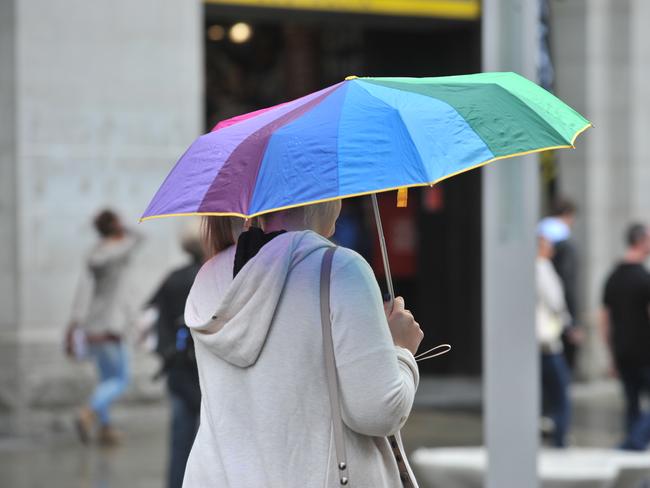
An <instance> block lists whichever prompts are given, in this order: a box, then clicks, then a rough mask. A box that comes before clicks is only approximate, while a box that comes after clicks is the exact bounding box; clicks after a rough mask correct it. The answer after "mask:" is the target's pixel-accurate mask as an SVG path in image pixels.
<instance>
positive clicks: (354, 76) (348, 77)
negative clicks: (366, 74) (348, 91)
mask: <svg viewBox="0 0 650 488" xmlns="http://www.w3.org/2000/svg"><path fill="white" fill-rule="evenodd" d="M357 78H359V77H358V76H357V75H350V76H346V77H345V81H350V80H356V79H357Z"/></svg>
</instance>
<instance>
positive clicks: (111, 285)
mask: <svg viewBox="0 0 650 488" xmlns="http://www.w3.org/2000/svg"><path fill="white" fill-rule="evenodd" d="M94 225H95V229H96V230H97V233H98V234H99V237H100V240H99V242H98V243H97V244H96V245H95V246H94V247H93V248H92V250H91V251H90V253H89V254H88V257H87V258H86V262H85V263H84V268H83V272H82V277H81V280H80V283H79V286H78V288H77V293H76V296H75V300H74V305H73V311H72V319H71V322H70V325H69V327H68V331H67V334H66V336H67V351H68V354H70V355H72V354H74V353H75V349H76V348H78V347H79V346H78V344H79V341H78V340H76V339H75V337H79V335H80V333H81V335H83V337H84V338H85V343H86V344H87V352H88V356H89V357H90V358H92V359H93V360H94V361H95V363H96V365H97V373H98V383H97V386H96V388H95V390H94V392H93V394H92V396H91V397H90V400H89V401H88V403H87V404H86V405H84V406H83V407H81V409H80V410H79V412H78V414H77V416H76V426H77V429H78V433H79V436H80V438H81V440H82V442H84V443H87V442H88V441H89V439H90V438H91V436H92V435H93V432H94V429H95V427H96V426H97V424H98V425H99V438H98V440H99V442H100V443H101V444H104V445H115V444H118V443H119V442H120V440H121V439H122V435H121V434H120V433H119V432H118V431H116V430H115V428H114V427H113V425H112V423H111V418H110V413H109V410H110V407H111V405H112V404H113V402H115V400H117V399H118V398H119V397H120V396H121V395H122V394H123V393H124V391H125V390H126V387H127V385H128V381H129V369H128V361H127V352H126V346H125V344H124V334H125V328H126V327H127V325H128V324H129V323H130V321H131V320H132V309H131V307H130V303H131V301H130V298H129V293H128V289H127V277H126V275H127V270H128V266H129V262H130V259H131V256H132V255H133V252H134V251H135V250H136V248H137V247H138V245H139V244H140V243H141V241H142V236H141V235H140V234H138V233H136V232H134V231H132V230H130V229H126V228H125V227H124V225H123V224H122V221H121V220H120V218H119V217H118V215H117V214H116V213H115V212H113V211H112V210H103V211H102V212H100V213H99V214H98V215H97V216H96V217H95V219H94ZM75 344H77V347H76V348H75ZM77 354H78V351H77Z"/></svg>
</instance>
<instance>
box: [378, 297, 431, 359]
mask: <svg viewBox="0 0 650 488" xmlns="http://www.w3.org/2000/svg"><path fill="white" fill-rule="evenodd" d="M384 310H385V311H386V318H387V319H388V328H389V329H390V333H391V335H392V336H393V342H394V343H395V345H396V346H400V347H403V348H405V349H408V350H409V351H411V352H412V353H413V355H415V352H416V351H417V350H418V347H420V342H422V339H423V338H424V332H422V329H420V324H418V323H417V322H416V321H415V318H413V314H412V313H411V312H410V310H406V309H405V308H404V299H403V298H402V297H396V298H395V302H394V303H393V309H392V310H390V302H389V303H386V304H384Z"/></svg>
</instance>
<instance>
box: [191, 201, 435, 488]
mask: <svg viewBox="0 0 650 488" xmlns="http://www.w3.org/2000/svg"><path fill="white" fill-rule="evenodd" d="M339 211H340V202H338V201H337V202H330V203H323V204H318V205H313V206H309V207H304V208H297V209H292V210H286V211H281V212H277V213H272V214H269V215H267V216H265V217H264V218H263V219H262V220H263V225H264V229H265V231H266V233H265V232H263V231H262V230H260V229H255V228H253V229H251V230H249V231H248V232H245V233H244V234H242V236H241V237H240V239H239V241H238V244H237V246H232V247H230V248H229V249H226V250H225V251H223V252H221V253H220V254H218V255H217V256H216V257H215V258H213V259H211V260H210V261H208V262H207V263H206V264H205V265H204V266H203V268H202V269H201V271H200V272H199V274H198V276H197V279H196V281H195V283H194V286H193V288H192V291H191V292H190V296H189V298H188V302H187V307H186V312H185V319H186V323H187V324H188V326H189V327H190V328H191V330H192V335H193V337H194V339H195V347H196V356H197V362H198V365H199V375H200V379H201V390H202V393H203V407H204V408H203V410H202V412H201V426H200V428H199V432H198V434H197V437H196V441H195V443H194V446H193V448H192V452H191V454H190V458H189V460H188V464H187V469H186V474H185V484H184V486H185V487H190V488H191V487H203V486H224V487H225V486H236V487H251V488H257V487H273V486H284V487H305V486H339V484H346V483H347V479H345V478H344V477H340V476H339V471H340V466H337V461H336V460H337V456H336V452H335V445H334V444H335V443H334V439H333V431H332V427H331V412H330V405H329V400H328V387H327V378H326V374H325V371H324V367H323V364H324V357H323V355H324V353H323V345H322V334H321V317H320V314H319V307H320V305H319V303H320V282H319V276H320V271H321V262H322V259H323V254H324V253H325V251H326V250H327V249H329V248H331V247H332V246H333V244H332V243H331V242H330V241H329V240H327V239H326V237H329V236H331V235H332V233H333V231H334V226H335V222H336V219H337V217H338V214H339ZM330 308H331V331H332V332H331V333H332V338H333V345H334V356H335V359H336V369H337V373H338V382H339V391H340V404H341V412H342V417H343V422H344V428H343V431H344V437H345V443H346V445H347V463H348V464H349V466H350V476H351V477H352V479H353V480H354V482H353V486H357V487H358V486H367V487H395V486H399V485H400V484H401V481H400V478H399V476H400V475H399V472H398V469H397V466H396V464H395V459H394V457H393V452H392V448H391V446H390V444H389V441H388V440H387V439H386V437H385V436H388V435H391V434H395V433H397V432H398V431H399V429H400V428H401V427H402V425H403V424H404V422H405V421H406V419H407V418H408V415H409V412H410V410H411V406H412V404H413V398H414V395H415V390H416V388H417V384H418V379H419V376H418V368H417V365H416V362H415V359H414V354H415V352H416V350H417V348H418V346H419V344H420V342H421V340H422V337H423V333H422V331H421V329H420V327H419V325H418V323H417V322H415V320H414V318H413V316H412V315H411V313H410V312H409V311H408V310H405V309H404V302H403V300H402V299H401V298H398V299H396V301H395V304H394V307H393V309H392V310H391V311H390V312H387V311H385V310H384V306H383V304H382V298H381V293H380V290H379V286H378V285H377V282H376V280H375V277H374V275H373V272H372V270H371V269H370V267H369V266H368V264H367V263H366V262H365V261H364V260H363V258H361V257H360V256H359V255H358V254H356V253H355V252H353V251H351V250H348V249H343V248H340V249H338V250H337V251H336V253H335V254H334V257H333V264H332V269H331V297H330Z"/></svg>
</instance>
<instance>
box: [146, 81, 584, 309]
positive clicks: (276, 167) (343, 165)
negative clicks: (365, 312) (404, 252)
mask: <svg viewBox="0 0 650 488" xmlns="http://www.w3.org/2000/svg"><path fill="white" fill-rule="evenodd" d="M590 126H591V124H590V123H589V121H587V120H586V119H585V118H584V117H582V116H581V115H580V114H578V113H577V112H576V111H574V110H573V109H572V108H570V107H569V106H567V105H566V104H565V103H563V102H562V101H561V100H559V99H558V98H556V97H555V96H554V95H552V94H551V93H549V92H547V91H546V90H544V89H543V88H541V87H539V86H538V85H536V84H535V83H533V82H531V81H529V80H527V79H526V78H524V77H522V76H520V75H518V74H516V73H479V74H473V75H461V76H446V77H437V78H358V77H356V76H350V77H348V78H346V79H345V81H342V82H340V83H337V84H335V85H333V86H330V87H328V88H325V89H323V90H320V91H317V92H315V93H311V94H309V95H306V96H304V97H302V98H299V99H296V100H293V101H290V102H286V103H283V104H280V105H276V106H274V107H270V108H265V109H262V110H258V111H255V112H251V113H248V114H244V115H240V116H238V117H234V118H231V119H228V120H225V121H223V122H220V123H219V124H218V125H217V126H216V127H215V128H214V129H213V131H212V132H210V133H208V134H205V135H203V136H201V137H199V138H198V139H197V140H196V141H195V142H194V143H193V144H192V145H191V146H190V148H189V149H188V150H187V151H186V152H185V154H183V156H181V158H180V160H179V161H178V162H177V163H176V165H175V166H174V168H173V169H172V170H171V172H170V173H169V175H168V176H167V178H166V179H165V181H164V182H163V184H162V186H161V187H160V189H159V190H158V192H157V193H156V194H155V196H154V198H153V200H152V201H151V203H150V204H149V206H148V207H147V209H146V211H145V212H144V215H143V216H142V219H141V220H147V219H152V218H158V217H167V216H172V215H223V216H228V215H230V216H240V217H244V218H251V217H255V216H258V215H263V214H265V213H269V212H273V211H278V210H284V209H288V208H292V207H297V206H302V205H308V204H312V203H318V202H325V201H329V200H336V199H341V198H346V197H353V196H359V195H368V194H370V195H372V201H373V209H374V212H375V218H376V222H377V227H378V231H379V237H380V243H381V249H382V255H383V259H384V266H385V271H386V281H387V284H388V289H389V293H390V296H391V298H392V297H394V291H393V286H392V280H391V276H390V267H389V265H388V256H387V253H386V244H385V241H384V235H383V232H382V229H381V220H380V217H379V208H378V205H377V199H376V195H375V194H376V193H377V192H382V191H389V190H396V189H397V190H398V204H399V205H404V204H405V203H406V190H407V188H409V187H416V186H426V185H434V184H435V183H438V182H440V181H442V180H444V179H446V178H450V177H452V176H454V175H457V174H459V173H462V172H464V171H468V170H470V169H473V168H477V167H479V166H483V165H485V164H488V163H491V162H493V161H496V160H499V159H504V158H510V157H514V156H519V155H523V154H529V153H534V152H539V151H545V150H550V149H559V148H570V147H574V142H575V140H576V138H577V137H578V135H579V134H580V133H582V132H583V131H585V130H586V129H587V128H589V127H590Z"/></svg>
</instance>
